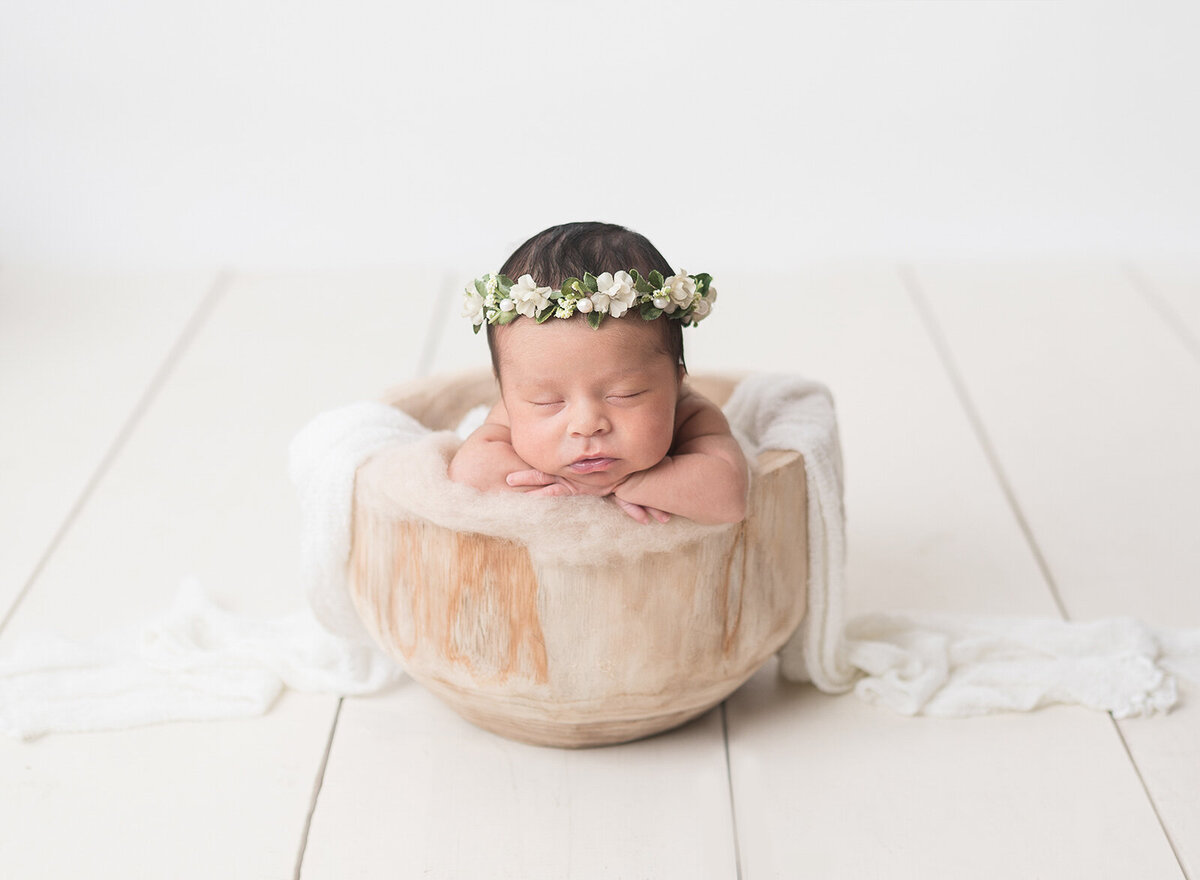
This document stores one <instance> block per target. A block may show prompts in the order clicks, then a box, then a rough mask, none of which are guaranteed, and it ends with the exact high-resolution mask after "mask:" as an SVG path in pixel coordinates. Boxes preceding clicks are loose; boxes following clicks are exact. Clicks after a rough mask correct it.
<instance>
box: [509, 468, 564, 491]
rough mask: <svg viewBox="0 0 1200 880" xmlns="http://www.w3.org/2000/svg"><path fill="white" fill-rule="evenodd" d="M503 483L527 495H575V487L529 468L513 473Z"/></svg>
mask: <svg viewBox="0 0 1200 880" xmlns="http://www.w3.org/2000/svg"><path fill="white" fill-rule="evenodd" d="M504 481H505V482H506V483H508V485H509V486H510V487H512V488H513V489H525V490H526V494H528V495H575V494H578V493H577V492H576V491H575V487H574V486H572V485H571V484H570V483H568V482H566V481H565V480H561V479H559V478H558V477H556V476H554V475H552V474H546V473H542V471H539V470H535V469H533V468H530V469H529V470H527V471H513V472H512V473H511V474H509V475H508V476H507V477H505V479H504Z"/></svg>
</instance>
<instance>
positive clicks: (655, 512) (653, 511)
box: [645, 507, 671, 523]
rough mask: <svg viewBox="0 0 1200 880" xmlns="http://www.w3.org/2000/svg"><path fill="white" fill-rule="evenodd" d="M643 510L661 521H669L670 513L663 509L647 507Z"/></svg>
mask: <svg viewBox="0 0 1200 880" xmlns="http://www.w3.org/2000/svg"><path fill="white" fill-rule="evenodd" d="M645 511H646V513H648V514H650V515H651V516H652V517H654V518H655V519H656V520H658V521H659V522H661V523H665V522H670V521H671V514H669V513H667V512H666V511H665V510H659V509H658V508H657V507H647V508H645Z"/></svg>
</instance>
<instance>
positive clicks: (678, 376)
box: [675, 364, 687, 385]
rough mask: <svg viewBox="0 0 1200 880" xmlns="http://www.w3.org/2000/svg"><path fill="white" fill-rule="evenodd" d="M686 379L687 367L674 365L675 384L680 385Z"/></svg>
mask: <svg viewBox="0 0 1200 880" xmlns="http://www.w3.org/2000/svg"><path fill="white" fill-rule="evenodd" d="M686 377H687V367H685V366H684V365H683V364H676V365H675V384H676V385H682V384H683V380H684V379H685V378H686Z"/></svg>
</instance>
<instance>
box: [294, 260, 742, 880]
mask: <svg viewBox="0 0 1200 880" xmlns="http://www.w3.org/2000/svg"><path fill="white" fill-rule="evenodd" d="M463 277H464V278H469V277H470V276H469V275H464V276H463ZM460 301H461V294H460V292H459V289H458V287H457V285H455V286H454V288H453V290H452V292H451V293H450V295H449V296H447V297H446V298H444V302H445V304H446V305H445V312H446V316H447V320H446V322H445V324H444V325H443V326H442V328H441V335H440V337H439V338H438V344H437V345H436V348H435V349H434V351H433V357H432V360H431V362H430V366H431V372H454V371H457V370H462V369H469V368H479V367H486V366H487V365H488V363H489V360H488V353H487V343H486V341H485V339H484V337H483V334H482V333H480V334H479V335H478V336H476V335H474V334H472V332H471V327H470V324H469V323H468V322H466V321H465V320H463V319H461V318H459V317H458V313H459V310H460V308H461V302H460ZM393 829H403V833H399V834H398V833H395V831H394V830H393ZM380 866H387V870H388V871H389V872H390V873H391V874H393V875H394V876H401V877H408V876H413V877H416V876H421V877H433V878H438V877H442V878H459V877H471V878H480V880H483V878H501V877H504V878H520V880H532V878H547V880H550V878H553V880H560V878H562V880H565V878H591V877H595V878H624V877H629V878H634V877H655V878H672V877H679V878H689V880H691V878H724V880H732V878H733V877H735V876H736V871H737V868H736V863H735V857H734V837H733V829H732V819H731V816H730V805H729V790H728V784H727V770H726V763H725V746H724V738H723V733H722V729H721V725H720V715H719V712H717V711H714V712H710V713H708V714H707V715H705V716H704V717H703V718H701V719H699V720H697V721H696V722H694V723H692V724H690V725H688V726H686V727H684V728H683V729H681V730H677V731H672V732H670V733H667V734H664V735H661V736H658V737H654V738H652V739H649V740H645V741H643V742H638V743H633V744H629V745H623V746H612V747H609V748H604V749H595V750H584V751H564V750H558V749H544V748H536V747H532V746H526V745H522V744H519V743H514V742H510V741H508V740H504V739H502V738H500V737H497V736H494V735H493V734H490V733H486V732H484V731H482V730H478V729H476V728H474V727H472V726H471V725H469V724H467V723H466V722H465V721H462V720H461V719H460V718H458V716H456V715H455V714H454V713H453V712H451V711H450V710H449V709H447V708H445V707H444V706H442V705H441V704H440V703H438V702H437V701H436V700H435V699H434V698H432V697H431V696H430V695H428V694H427V693H425V692H424V691H422V690H421V689H420V688H419V687H417V686H415V685H413V684H412V683H409V684H408V685H407V686H406V687H405V688H402V689H401V693H398V694H396V695H395V696H388V697H387V698H383V697H379V698H371V699H348V700H346V702H345V704H344V706H343V709H342V714H341V718H340V720H339V722H338V731H337V736H336V738H335V740H334V745H333V750H332V752H331V754H330V760H329V769H328V772H327V773H326V782H325V786H324V788H323V790H322V792H321V797H320V801H319V803H318V807H317V811H316V813H315V814H314V816H313V824H312V830H311V833H310V835H309V843H308V848H307V851H306V855H305V860H304V871H303V876H304V877H305V878H308V880H313V878H337V877H343V876H353V875H355V874H356V872H357V873H360V874H363V875H367V874H370V873H372V872H377V871H378V870H379V869H380Z"/></svg>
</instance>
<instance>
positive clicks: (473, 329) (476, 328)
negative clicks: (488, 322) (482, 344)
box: [471, 324, 483, 333]
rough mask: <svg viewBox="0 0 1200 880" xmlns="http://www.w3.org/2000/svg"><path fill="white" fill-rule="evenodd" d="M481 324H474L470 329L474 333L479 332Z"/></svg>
mask: <svg viewBox="0 0 1200 880" xmlns="http://www.w3.org/2000/svg"><path fill="white" fill-rule="evenodd" d="M482 326H483V325H482V324H476V325H474V326H473V327H472V328H471V330H472V331H473V332H474V333H479V328H480V327H482Z"/></svg>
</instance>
